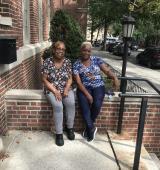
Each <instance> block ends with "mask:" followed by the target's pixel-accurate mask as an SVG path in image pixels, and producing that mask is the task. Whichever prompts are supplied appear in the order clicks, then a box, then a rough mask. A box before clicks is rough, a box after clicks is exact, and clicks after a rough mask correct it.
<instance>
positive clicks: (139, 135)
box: [133, 97, 148, 170]
mask: <svg viewBox="0 0 160 170" xmlns="http://www.w3.org/2000/svg"><path fill="white" fill-rule="evenodd" d="M147 102H148V97H143V98H142V102H141V110H140V116H139V123H138V132H137V140H136V149H135V156H134V164H133V170H138V167H139V159H140V154H141V146H142V139H143V130H144V123H145V116H146V111H147Z"/></svg>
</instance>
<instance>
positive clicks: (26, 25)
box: [22, 0, 30, 45]
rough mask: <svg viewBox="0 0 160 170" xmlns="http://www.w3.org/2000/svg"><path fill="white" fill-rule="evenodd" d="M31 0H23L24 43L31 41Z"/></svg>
mask: <svg viewBox="0 0 160 170" xmlns="http://www.w3.org/2000/svg"><path fill="white" fill-rule="evenodd" d="M29 2H30V1H28V0H23V1H22V10H23V11H22V13H23V43H24V45H25V44H29V43H30V8H29V6H30V4H29Z"/></svg>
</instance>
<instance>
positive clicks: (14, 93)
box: [5, 89, 160, 104]
mask: <svg viewBox="0 0 160 170" xmlns="http://www.w3.org/2000/svg"><path fill="white" fill-rule="evenodd" d="M74 91H76V89H74ZM118 95H119V92H115V95H114V96H112V97H111V98H108V96H107V95H105V101H107V102H116V101H117V102H119V101H120V97H118ZM5 99H19V100H46V97H45V95H44V93H43V90H34V89H10V90H8V91H7V92H6V94H5ZM141 100H142V99H141V98H126V99H125V102H132V104H133V102H134V103H139V104H140V103H141ZM148 101H149V102H150V103H159V104H160V100H159V99H153V98H152V99H148Z"/></svg>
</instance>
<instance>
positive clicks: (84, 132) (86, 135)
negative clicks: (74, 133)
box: [82, 128, 88, 139]
mask: <svg viewBox="0 0 160 170" xmlns="http://www.w3.org/2000/svg"><path fill="white" fill-rule="evenodd" d="M82 136H83V137H84V138H85V139H87V138H88V131H87V128H85V129H84V131H83V133H82Z"/></svg>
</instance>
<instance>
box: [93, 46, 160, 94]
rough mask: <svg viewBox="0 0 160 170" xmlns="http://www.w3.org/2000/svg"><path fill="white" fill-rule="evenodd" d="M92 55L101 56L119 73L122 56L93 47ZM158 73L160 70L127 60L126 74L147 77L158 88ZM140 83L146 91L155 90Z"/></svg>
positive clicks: (159, 73)
mask: <svg viewBox="0 0 160 170" xmlns="http://www.w3.org/2000/svg"><path fill="white" fill-rule="evenodd" d="M93 55H97V56H100V57H102V58H103V59H104V61H105V62H106V63H108V64H109V65H110V66H112V67H113V68H114V69H115V70H117V71H119V72H120V73H121V69H122V57H120V56H114V55H112V54H110V53H108V52H106V51H97V50H94V49H93ZM159 75H160V72H158V71H156V70H152V69H149V68H144V67H141V66H139V65H135V64H132V63H131V62H129V61H128V62H127V68H126V76H128V77H139V78H145V79H148V80H149V81H151V82H152V83H153V84H154V85H155V86H156V87H157V88H158V89H159V90H160V76H159ZM141 84H142V86H143V88H145V89H146V90H147V91H148V92H155V91H153V90H152V88H150V86H148V85H147V84H146V83H145V82H141Z"/></svg>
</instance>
